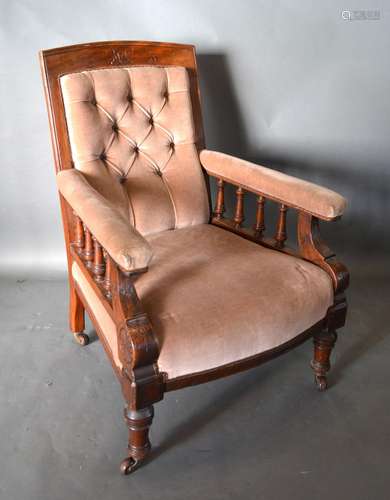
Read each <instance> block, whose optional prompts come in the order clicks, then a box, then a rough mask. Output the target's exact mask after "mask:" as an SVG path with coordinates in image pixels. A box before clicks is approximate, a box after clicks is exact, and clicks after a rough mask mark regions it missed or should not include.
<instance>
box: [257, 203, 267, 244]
mask: <svg viewBox="0 0 390 500" xmlns="http://www.w3.org/2000/svg"><path fill="white" fill-rule="evenodd" d="M264 205H265V199H264V196H258V197H257V210H256V225H255V231H256V236H257V237H258V238H259V237H260V236H261V235H262V234H263V232H264V229H265V214H264Z"/></svg>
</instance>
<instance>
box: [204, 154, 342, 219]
mask: <svg viewBox="0 0 390 500" xmlns="http://www.w3.org/2000/svg"><path fill="white" fill-rule="evenodd" d="M200 161H201V163H202V165H203V167H204V168H205V170H206V171H207V172H208V173H209V174H211V175H213V176H214V177H218V178H221V179H224V180H225V181H227V182H229V183H232V184H239V185H240V186H242V187H243V188H244V189H245V188H247V189H248V190H249V191H254V192H256V193H258V194H260V195H264V196H265V197H268V198H270V199H273V200H275V201H278V202H280V203H285V204H286V205H290V206H292V207H295V208H297V209H300V210H303V211H305V212H309V213H310V214H312V215H314V216H316V217H318V218H320V219H325V220H332V219H335V218H337V217H339V216H340V215H342V214H343V212H344V210H345V207H346V200H345V198H343V197H342V196H341V195H339V194H338V193H335V192H334V191H331V190H330V189H327V188H324V187H321V186H317V185H316V184H312V183H311V182H307V181H303V180H300V179H297V178H296V177H291V176H290V175H286V174H283V173H282V172H278V171H277V170H272V169H270V168H266V167H262V166H260V165H255V164H254V163H250V162H248V161H245V160H240V159H238V158H234V157H233V156H229V155H226V154H224V153H217V152H215V151H208V150H206V149H205V150H203V151H201V153H200Z"/></svg>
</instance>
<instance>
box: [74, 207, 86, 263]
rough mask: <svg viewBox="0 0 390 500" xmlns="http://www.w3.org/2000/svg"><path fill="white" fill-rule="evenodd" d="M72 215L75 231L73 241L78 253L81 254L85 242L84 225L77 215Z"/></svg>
mask: <svg viewBox="0 0 390 500" xmlns="http://www.w3.org/2000/svg"><path fill="white" fill-rule="evenodd" d="M74 217H75V233H76V234H75V242H74V243H75V245H76V249H77V251H78V253H80V254H82V253H83V250H84V244H85V236H84V227H83V223H82V222H81V219H80V217H78V216H77V215H76V214H74Z"/></svg>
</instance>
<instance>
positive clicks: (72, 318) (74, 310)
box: [69, 284, 89, 346]
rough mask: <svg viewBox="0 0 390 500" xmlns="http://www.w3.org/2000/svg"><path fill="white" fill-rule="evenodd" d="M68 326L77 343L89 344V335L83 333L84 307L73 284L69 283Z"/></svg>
mask: <svg viewBox="0 0 390 500" xmlns="http://www.w3.org/2000/svg"><path fill="white" fill-rule="evenodd" d="M69 326H70V330H71V332H72V333H73V336H74V338H75V340H76V342H77V343H78V344H80V345H82V346H85V345H87V344H89V337H88V335H87V334H86V333H84V329H85V309H84V306H83V303H82V302H81V300H80V297H79V296H78V294H77V291H76V289H75V287H74V286H73V284H70V304H69Z"/></svg>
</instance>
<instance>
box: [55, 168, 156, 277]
mask: <svg viewBox="0 0 390 500" xmlns="http://www.w3.org/2000/svg"><path fill="white" fill-rule="evenodd" d="M57 185H58V189H59V191H60V193H61V194H62V196H63V197H64V198H65V199H66V201H67V202H68V203H69V205H70V206H71V207H72V208H73V210H74V211H75V212H76V214H77V215H78V216H79V217H80V218H81V220H82V221H83V222H84V224H85V225H86V226H87V228H88V229H89V230H90V231H91V233H92V234H93V235H94V236H95V238H96V239H97V240H98V242H99V243H100V244H101V245H102V246H103V248H104V249H105V250H106V251H107V252H108V254H109V255H110V256H111V257H112V259H114V261H115V262H116V263H117V264H118V265H119V266H120V267H121V268H122V269H123V270H125V271H129V272H130V271H131V272H134V271H137V270H142V269H145V268H146V267H147V266H148V264H149V261H150V259H151V258H152V249H151V247H150V245H149V243H148V242H147V241H146V240H145V238H144V237H143V236H142V235H141V234H140V233H139V232H138V231H137V230H136V229H135V228H134V227H133V226H132V225H131V224H130V222H129V221H127V220H126V219H125V218H124V217H123V216H122V215H121V214H120V213H119V212H118V210H117V209H116V208H115V207H113V206H112V205H111V204H110V203H109V201H108V200H106V199H105V198H104V197H103V196H102V195H101V194H100V193H98V192H97V191H96V190H95V189H94V188H93V187H92V186H91V185H90V184H89V183H88V181H87V179H86V178H85V177H84V175H83V174H82V173H81V172H79V171H78V170H76V169H74V168H72V169H67V170H62V171H61V172H59V173H58V174H57Z"/></svg>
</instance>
